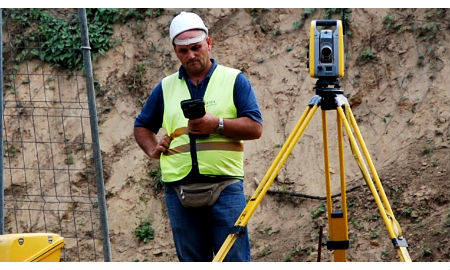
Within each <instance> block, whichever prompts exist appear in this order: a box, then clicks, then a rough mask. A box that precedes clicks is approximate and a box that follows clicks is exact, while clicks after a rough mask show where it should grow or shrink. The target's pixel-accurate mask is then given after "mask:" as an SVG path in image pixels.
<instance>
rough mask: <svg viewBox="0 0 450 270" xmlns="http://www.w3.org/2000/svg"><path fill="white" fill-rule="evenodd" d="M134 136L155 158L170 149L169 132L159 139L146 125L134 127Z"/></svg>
mask: <svg viewBox="0 0 450 270" xmlns="http://www.w3.org/2000/svg"><path fill="white" fill-rule="evenodd" d="M134 138H135V139H136V142H137V143H138V145H139V146H140V147H141V148H142V150H144V152H145V153H146V154H147V155H148V156H149V157H151V158H154V159H159V158H160V157H161V153H165V152H166V151H167V150H168V149H169V145H170V141H171V139H170V137H169V136H168V135H167V134H165V135H164V136H163V137H162V138H161V140H159V141H158V140H157V138H156V134H155V133H153V132H152V131H150V130H148V129H146V128H144V127H135V128H134Z"/></svg>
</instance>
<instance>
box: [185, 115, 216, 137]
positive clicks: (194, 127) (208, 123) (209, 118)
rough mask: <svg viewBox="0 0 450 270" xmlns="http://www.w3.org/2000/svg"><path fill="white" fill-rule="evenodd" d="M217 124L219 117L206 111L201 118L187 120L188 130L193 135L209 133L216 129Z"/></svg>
mask: <svg viewBox="0 0 450 270" xmlns="http://www.w3.org/2000/svg"><path fill="white" fill-rule="evenodd" d="M218 125H219V118H218V117H216V116H214V115H213V114H211V113H208V112H207V113H206V114H205V115H204V116H203V117H201V118H197V119H193V120H189V122H188V131H189V133H192V134H195V135H204V134H211V133H214V132H215V131H216V128H217V126H218Z"/></svg>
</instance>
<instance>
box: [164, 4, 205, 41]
mask: <svg viewBox="0 0 450 270" xmlns="http://www.w3.org/2000/svg"><path fill="white" fill-rule="evenodd" d="M193 29H200V30H203V31H205V33H206V34H208V28H206V26H205V24H204V23H203V20H202V19H201V18H200V16H198V15H197V14H195V13H192V12H186V11H182V12H181V13H180V14H178V15H177V16H176V17H175V18H173V20H172V22H171V23H170V42H171V43H173V39H174V38H175V37H176V36H178V35H179V34H181V33H183V32H185V31H188V30H193Z"/></svg>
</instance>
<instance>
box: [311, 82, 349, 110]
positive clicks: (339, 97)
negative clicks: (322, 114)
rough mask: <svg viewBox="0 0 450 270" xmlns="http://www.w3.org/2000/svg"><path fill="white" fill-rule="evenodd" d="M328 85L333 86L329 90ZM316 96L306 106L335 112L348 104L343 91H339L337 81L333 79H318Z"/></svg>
mask: <svg viewBox="0 0 450 270" xmlns="http://www.w3.org/2000/svg"><path fill="white" fill-rule="evenodd" d="M329 85H333V86H334V87H333V88H330V87H329ZM315 89H316V95H315V96H313V97H312V99H311V100H310V101H309V103H308V106H310V107H313V106H314V105H317V106H320V107H321V108H322V110H336V108H337V107H343V106H345V105H346V104H348V101H347V98H346V97H345V96H344V90H342V89H340V85H339V81H338V80H337V79H335V78H333V79H318V80H317V82H316V87H315Z"/></svg>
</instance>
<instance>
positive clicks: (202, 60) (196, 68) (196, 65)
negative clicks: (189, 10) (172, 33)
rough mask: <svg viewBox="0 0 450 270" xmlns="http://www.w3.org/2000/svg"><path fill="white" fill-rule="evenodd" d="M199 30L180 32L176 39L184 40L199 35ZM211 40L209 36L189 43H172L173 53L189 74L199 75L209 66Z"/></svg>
mask: <svg viewBox="0 0 450 270" xmlns="http://www.w3.org/2000/svg"><path fill="white" fill-rule="evenodd" d="M202 33H203V31H201V30H190V31H186V32H183V33H181V34H180V35H178V36H177V39H181V40H186V39H192V38H196V37H198V36H200V35H201V34H202ZM211 48H212V41H211V39H210V38H209V37H206V39H204V40H202V41H199V42H196V43H192V44H189V45H174V50H175V54H176V55H177V57H178V59H179V60H180V61H181V64H182V65H183V66H184V68H185V69H186V71H187V73H188V74H189V75H199V74H201V73H203V72H204V71H205V70H206V69H208V68H209V67H210V64H211V62H210V55H209V53H210V51H211Z"/></svg>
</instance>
